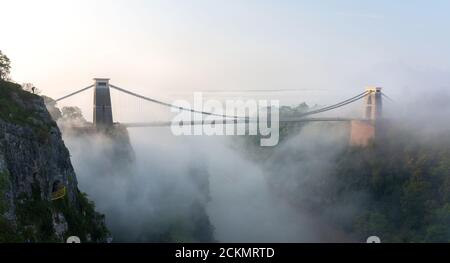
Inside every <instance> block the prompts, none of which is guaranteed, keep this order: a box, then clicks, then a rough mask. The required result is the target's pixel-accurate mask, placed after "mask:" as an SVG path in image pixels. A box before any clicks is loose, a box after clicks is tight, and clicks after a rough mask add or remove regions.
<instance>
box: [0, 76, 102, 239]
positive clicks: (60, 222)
mask: <svg viewBox="0 0 450 263" xmlns="http://www.w3.org/2000/svg"><path fill="white" fill-rule="evenodd" d="M103 221H104V218H103V216H102V215H100V214H98V213H97V212H95V210H94V206H93V203H91V202H89V201H88V200H87V198H86V196H85V195H84V194H83V193H81V192H80V191H79V190H78V187H77V179H76V175H75V172H74V170H73V167H72V164H71V161H70V154H69V151H68V150H67V148H66V146H65V145H64V142H63V140H62V138H61V133H60V131H59V129H58V127H57V125H56V123H55V122H54V121H53V119H52V118H51V116H50V114H49V113H48V111H47V109H46V107H45V104H44V101H43V99H42V98H41V97H39V96H35V95H32V94H30V93H27V92H25V91H22V90H21V89H20V86H19V85H16V84H13V83H9V82H3V81H0V242H63V241H64V240H65V239H66V238H67V237H68V236H71V235H76V236H79V237H80V238H81V239H82V240H83V241H85V242H86V241H91V242H102V241H106V239H107V238H108V231H107V229H106V227H105V225H104V222H103Z"/></svg>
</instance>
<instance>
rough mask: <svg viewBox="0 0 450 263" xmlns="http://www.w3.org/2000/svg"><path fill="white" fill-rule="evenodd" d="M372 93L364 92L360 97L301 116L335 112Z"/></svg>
mask: <svg viewBox="0 0 450 263" xmlns="http://www.w3.org/2000/svg"><path fill="white" fill-rule="evenodd" d="M370 93H371V92H370V91H365V92H363V93H361V94H358V95H356V96H354V97H352V98H350V99H347V100H344V101H341V102H339V103H336V104H333V105H330V106H327V107H324V108H320V109H317V110H313V111H308V112H305V113H303V114H301V116H308V115H313V114H318V113H322V112H326V111H330V110H334V109H337V108H340V107H343V106H346V105H348V104H351V103H353V102H355V101H358V100H360V99H362V98H364V97H366V96H367V95H369V94H370Z"/></svg>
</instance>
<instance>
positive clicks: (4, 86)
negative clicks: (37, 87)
mask: <svg viewBox="0 0 450 263" xmlns="http://www.w3.org/2000/svg"><path fill="white" fill-rule="evenodd" d="M36 100H39V97H38V96H36V95H34V94H31V93H29V92H26V91H23V90H22V88H21V86H20V85H18V84H15V83H12V82H7V81H0V119H2V120H4V121H6V122H9V123H14V124H17V125H21V126H25V127H29V128H31V129H33V131H34V132H35V134H36V136H37V137H38V138H39V140H40V141H41V142H42V143H44V142H46V140H47V139H48V137H49V135H50V130H51V128H52V127H54V126H56V123H54V122H53V121H52V122H48V123H44V122H42V121H39V120H42V117H41V116H40V115H39V112H37V111H36V108H35V106H34V103H35V101H36Z"/></svg>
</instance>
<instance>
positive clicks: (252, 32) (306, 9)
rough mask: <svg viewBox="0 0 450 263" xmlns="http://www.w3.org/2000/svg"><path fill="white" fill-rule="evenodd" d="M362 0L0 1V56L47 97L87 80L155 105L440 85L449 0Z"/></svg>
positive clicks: (445, 68)
mask: <svg viewBox="0 0 450 263" xmlns="http://www.w3.org/2000/svg"><path fill="white" fill-rule="evenodd" d="M368 2H369V1H358V0H339V1H337V0H336V1H332V0H323V1H312V0H311V1H288V0H286V1H266V0H262V1H257V0H227V1H212V0H208V1H207V0H189V1H186V0H179V1H175V0H171V1H164V0H161V1H158V0H154V1H144V0H126V1H125V0H116V1H112V0H111V1H106V0H101V1H98V0H95V1H92V0H76V1H72V0H40V1H34V0H29V1H27V0H0V10H1V14H2V15H1V16H2V25H3V26H2V32H1V34H0V49H1V50H2V51H3V52H4V53H5V54H7V55H8V56H9V57H10V59H11V61H12V67H13V70H12V78H13V79H14V80H15V81H17V82H19V83H22V82H31V83H34V84H35V85H36V86H37V87H38V88H40V89H41V90H43V92H44V94H47V95H50V96H52V97H59V96H61V95H65V94H67V93H69V92H70V91H74V90H76V89H80V88H82V87H85V86H87V85H89V84H90V83H91V82H92V78H94V77H109V78H111V79H112V82H113V83H115V84H117V85H120V86H123V87H126V88H128V89H131V90H134V91H136V92H139V93H142V94H146V95H149V96H151V95H153V96H156V97H159V98H164V97H167V96H170V94H173V93H177V92H191V91H201V90H240V89H242V90H252V89H257V90H261V89H262V90H264V89H268V90H273V89H318V90H327V91H328V93H329V94H331V95H330V97H331V98H332V99H331V100H332V101H334V100H335V99H336V97H340V98H345V97H348V95H353V94H355V93H359V92H360V91H361V90H362V89H363V88H364V86H367V85H379V86H384V87H385V88H386V90H388V91H390V92H389V93H390V94H392V95H393V96H395V95H396V94H397V95H398V94H400V92H402V91H403V90H404V89H405V87H415V86H417V87H420V86H421V85H423V84H424V83H426V84H427V85H430V86H436V87H439V88H442V87H449V86H450V85H449V84H450V77H449V75H450V74H449V72H450V34H448V30H449V26H450V16H448V12H449V11H450V1H443V0H442V1H440V0H433V1H418V0H412V1H409V0H408V1H407V0H399V1H390V0H382V1H370V3H368ZM311 96H312V95H311ZM307 99H310V100H312V101H313V102H317V101H321V102H323V103H328V101H326V98H320V99H319V98H317V100H316V101H314V100H315V98H313V97H311V98H305V100H307ZM299 100H301V99H299ZM324 100H325V101H324Z"/></svg>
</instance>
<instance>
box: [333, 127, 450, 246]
mask: <svg viewBox="0 0 450 263" xmlns="http://www.w3.org/2000/svg"><path fill="white" fill-rule="evenodd" d="M387 134H388V136H385V137H384V138H383V140H380V141H377V142H376V143H375V144H374V145H372V147H368V148H351V149H349V150H347V151H346V152H345V153H344V154H342V155H341V156H340V158H339V160H338V162H337V164H336V174H335V175H334V176H335V177H337V178H338V180H337V181H339V182H341V183H340V184H339V185H338V186H336V187H337V188H339V190H338V191H337V192H340V193H343V192H352V191H364V192H366V193H368V194H369V195H370V199H369V201H367V202H366V203H365V204H364V208H363V209H362V211H360V213H359V215H358V216H357V217H356V218H355V219H354V222H353V228H352V231H353V233H354V234H356V235H357V236H358V237H360V238H361V240H364V239H365V238H367V237H368V236H371V235H377V236H380V237H381V238H382V240H383V241H384V242H450V203H449V201H450V200H449V197H450V169H449V168H450V151H449V149H450V140H448V135H443V136H442V137H435V138H422V137H420V136H414V135H412V134H411V132H410V131H407V130H402V129H395V128H392V129H390V130H389V131H388V132H387ZM336 198H337V199H336V200H337V201H336V202H340V200H339V198H340V196H337V197H336Z"/></svg>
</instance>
